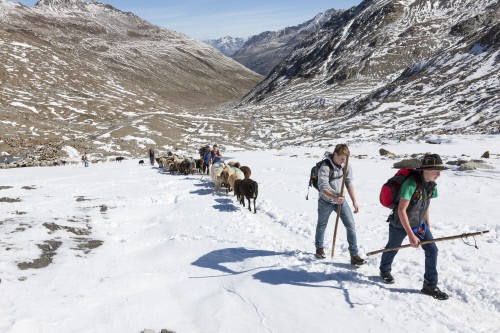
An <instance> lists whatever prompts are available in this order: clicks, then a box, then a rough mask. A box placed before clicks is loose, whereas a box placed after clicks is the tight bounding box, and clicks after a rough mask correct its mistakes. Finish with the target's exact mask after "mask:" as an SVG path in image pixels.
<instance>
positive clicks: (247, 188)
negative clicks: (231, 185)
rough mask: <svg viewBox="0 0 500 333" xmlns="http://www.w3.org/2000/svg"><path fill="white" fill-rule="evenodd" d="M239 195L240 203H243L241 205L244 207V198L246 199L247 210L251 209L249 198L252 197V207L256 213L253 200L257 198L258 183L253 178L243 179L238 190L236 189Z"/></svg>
mask: <svg viewBox="0 0 500 333" xmlns="http://www.w3.org/2000/svg"><path fill="white" fill-rule="evenodd" d="M238 192H239V193H240V194H241V196H240V203H241V204H243V207H245V198H246V199H247V200H248V210H249V211H252V208H251V204H250V199H253V208H254V213H257V207H256V206H255V200H256V199H257V196H258V194H259V185H258V184H257V182H256V181H255V180H252V179H250V178H248V179H243V180H242V181H241V182H240V183H239V191H238Z"/></svg>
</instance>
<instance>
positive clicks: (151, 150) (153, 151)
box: [149, 147, 155, 165]
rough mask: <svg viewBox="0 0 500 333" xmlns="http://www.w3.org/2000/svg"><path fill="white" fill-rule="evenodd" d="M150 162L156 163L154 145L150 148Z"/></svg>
mask: <svg viewBox="0 0 500 333" xmlns="http://www.w3.org/2000/svg"><path fill="white" fill-rule="evenodd" d="M149 162H150V163H151V165H155V150H154V148H153V147H151V148H149Z"/></svg>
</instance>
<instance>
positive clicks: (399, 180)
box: [380, 168, 421, 209]
mask: <svg viewBox="0 0 500 333" xmlns="http://www.w3.org/2000/svg"><path fill="white" fill-rule="evenodd" d="M416 172H418V171H416V170H415V169H409V168H405V169H401V170H399V171H398V172H396V174H395V175H394V176H392V177H391V178H389V179H388V180H387V182H386V183H385V184H384V185H383V186H382V189H381V190H380V203H381V204H382V206H384V207H387V208H390V209H394V207H396V206H397V204H398V201H399V190H400V189H401V185H402V184H403V182H404V181H405V180H406V178H408V177H410V176H411V175H413V174H415V173H416ZM416 179H417V190H418V189H419V188H420V187H421V184H420V182H419V181H418V177H417V178H416Z"/></svg>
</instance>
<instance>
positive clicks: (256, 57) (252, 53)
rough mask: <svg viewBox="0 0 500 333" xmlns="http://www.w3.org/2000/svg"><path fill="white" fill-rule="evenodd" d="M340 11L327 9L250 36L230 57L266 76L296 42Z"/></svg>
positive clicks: (333, 18) (336, 15) (335, 16)
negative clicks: (292, 22) (309, 18)
mask: <svg viewBox="0 0 500 333" xmlns="http://www.w3.org/2000/svg"><path fill="white" fill-rule="evenodd" d="M341 13H342V11H340V10H335V9H329V10H327V11H325V12H323V13H319V14H318V15H316V16H315V17H314V18H313V19H311V20H309V21H307V22H304V23H302V24H300V25H297V26H293V27H287V28H285V29H281V30H278V31H266V32H263V33H261V34H258V35H255V36H252V37H250V38H249V39H248V40H247V41H246V43H245V44H244V45H243V46H242V47H241V48H240V49H239V50H238V51H236V52H235V53H234V54H233V55H232V56H231V58H233V59H234V60H236V61H238V62H239V63H241V64H243V65H245V66H246V67H248V68H250V69H251V70H253V71H255V72H257V73H259V74H261V75H264V76H267V75H268V74H269V73H270V72H271V70H272V69H273V68H274V67H275V66H276V65H277V64H278V63H279V62H281V61H282V60H283V59H284V58H286V56H287V55H288V54H290V52H291V51H292V50H293V49H294V48H295V46H296V45H297V44H299V43H300V42H301V41H302V40H304V39H305V38H306V37H308V36H309V35H311V34H313V33H315V32H316V31H318V30H319V29H320V28H321V26H322V25H323V24H324V23H325V22H326V21H328V20H335V19H336V18H337V17H338V16H340V14H341Z"/></svg>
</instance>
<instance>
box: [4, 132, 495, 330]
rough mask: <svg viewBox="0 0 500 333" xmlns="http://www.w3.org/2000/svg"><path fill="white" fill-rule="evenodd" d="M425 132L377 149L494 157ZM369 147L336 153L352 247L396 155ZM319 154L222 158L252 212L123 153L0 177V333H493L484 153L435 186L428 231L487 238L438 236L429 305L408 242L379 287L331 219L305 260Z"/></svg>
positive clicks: (366, 247)
mask: <svg viewBox="0 0 500 333" xmlns="http://www.w3.org/2000/svg"><path fill="white" fill-rule="evenodd" d="M433 139H434V140H436V141H438V142H441V144H433V145H431V144H426V143H423V142H414V143H411V142H407V143H388V144H387V145H384V146H383V147H384V148H386V149H388V150H390V151H392V152H394V153H396V154H412V153H425V152H435V153H439V154H441V156H442V157H443V159H444V160H445V161H449V160H456V159H457V158H459V157H461V158H464V159H472V158H476V159H477V158H479V157H480V156H481V155H482V154H483V152H484V151H486V150H490V152H491V153H496V154H500V149H499V147H500V136H499V135H496V136H472V137H436V138H433ZM381 147H382V146H381V145H379V144H374V143H360V144H356V145H352V146H351V147H350V148H351V152H352V153H353V154H354V155H356V156H358V157H353V158H352V159H351V160H350V163H351V165H352V167H353V169H354V177H355V186H356V192H357V196H358V201H359V204H360V209H361V211H360V213H359V214H357V215H356V216H355V218H356V223H357V230H358V231H357V233H358V241H359V244H360V249H361V251H362V253H361V254H362V255H363V256H364V254H365V253H367V252H370V251H373V250H378V249H380V248H383V247H384V246H385V243H386V240H387V224H386V222H385V219H386V217H387V215H388V213H389V210H388V209H386V208H384V207H382V206H381V205H380V204H379V203H378V192H379V189H380V187H381V185H382V184H383V183H384V182H385V181H386V179H387V178H389V177H390V176H391V175H392V174H394V173H395V170H394V169H392V164H393V163H394V162H396V161H399V159H396V160H392V159H386V158H382V157H380V156H379V154H378V149H379V148H381ZM494 149H497V151H494ZM329 150H331V148H329ZM323 152H324V148H306V147H290V148H287V149H284V150H279V151H277V150H265V151H224V152H223V154H224V156H225V157H226V158H227V159H231V160H235V161H236V160H237V161H239V162H240V163H241V164H242V165H248V166H250V167H251V168H252V172H253V173H252V178H253V179H255V180H257V181H258V182H259V187H260V188H259V198H258V200H257V214H253V213H250V212H249V211H248V210H247V209H244V208H243V207H241V206H239V205H238V204H237V203H236V200H235V198H234V197H233V196H232V194H231V195H226V194H225V193H215V191H214V188H213V184H212V183H211V181H210V180H209V177H207V176H204V177H201V176H200V175H194V176H180V175H170V174H168V173H165V172H163V171H162V170H159V169H158V168H157V167H156V166H155V167H151V166H149V165H147V166H139V165H138V163H137V160H125V161H123V162H122V163H111V162H108V163H104V164H97V165H91V166H90V167H88V168H84V167H83V166H81V165H70V166H65V167H50V168H19V169H8V170H1V171H0V188H1V189H0V199H2V200H0V233H1V235H2V237H1V239H0V249H1V259H0V278H1V280H2V282H1V283H0V295H1V297H0V332H12V333H16V332H19V333H25V332H50V333H53V332H64V333H67V332H141V331H142V330H143V329H145V328H150V329H154V330H156V331H157V332H159V331H160V329H169V330H172V331H175V332H178V333H180V332H183V333H184V332H252V333H253V332H332V331H333V332H384V333H385V332H403V331H404V332H498V331H499V327H500V314H499V311H500V286H499V283H498V276H499V273H500V247H499V233H500V227H499V223H498V222H499V213H498V211H497V210H496V208H497V207H498V204H499V202H500V186H499V185H500V156H499V155H492V157H491V158H490V159H488V160H486V161H487V163H488V164H489V165H492V166H494V167H495V168H496V169H492V170H474V171H468V172H460V171H457V170H455V169H452V170H449V171H445V172H443V173H442V175H441V177H440V178H439V179H438V187H439V198H437V199H435V200H433V202H432V205H431V218H432V223H433V233H434V236H435V237H443V236H449V235H455V234H461V233H464V232H473V231H480V230H490V232H489V233H488V234H486V235H484V236H479V237H476V240H477V244H478V247H479V249H477V250H476V249H475V248H473V247H469V246H466V245H464V244H463V243H462V241H461V240H455V241H449V242H441V243H438V247H439V249H440V252H439V263H438V270H439V273H440V285H439V286H440V287H441V289H442V290H444V291H446V292H447V293H449V295H450V296H451V297H450V299H449V300H447V301H437V300H434V299H432V298H431V297H428V296H425V295H422V294H420V292H419V291H420V288H421V284H422V275H423V270H424V254H423V251H422V250H421V249H405V250H402V251H400V253H399V254H398V256H397V257H396V260H395V264H394V267H393V274H394V276H395V278H396V283H395V284H393V285H384V284H382V283H381V282H380V281H379V279H378V264H379V260H380V256H379V255H377V256H370V257H368V258H367V261H368V262H367V264H366V265H364V266H362V267H360V268H358V269H356V268H353V267H352V266H351V265H350V264H349V263H348V260H349V256H348V251H347V243H346V236H345V229H344V227H343V226H342V225H341V224H340V225H339V233H338V239H337V246H336V249H335V253H336V254H335V258H334V259H333V260H330V258H329V256H328V258H327V260H325V261H317V260H315V259H314V257H313V255H312V253H313V251H314V232H315V226H316V206H317V203H316V198H317V193H316V191H315V190H314V189H311V192H310V197H312V198H310V199H309V200H305V195H306V192H307V182H308V175H309V170H310V168H311V167H312V165H313V164H314V163H315V162H316V161H317V160H318V159H319V157H320V156H322V155H323ZM463 154H465V155H466V156H462V155H463ZM359 155H366V156H364V157H363V156H359ZM193 156H194V155H193ZM145 160H146V159H145ZM17 199H19V200H17ZM334 220H335V217H334V216H332V218H331V220H330V224H329V226H328V228H327V233H326V235H327V236H326V241H327V247H328V253H330V249H331V242H332V240H331V239H332V235H333V222H334ZM98 241H102V242H103V243H102V245H100V242H98ZM469 241H472V242H473V240H471V239H469ZM38 245H39V246H38ZM99 245H100V246H99ZM35 259H38V260H35ZM43 263H45V264H47V263H49V264H48V265H47V266H46V267H41V268H38V269H35V268H29V267H33V266H36V265H37V264H40V265H39V266H43ZM21 268H24V269H21Z"/></svg>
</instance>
